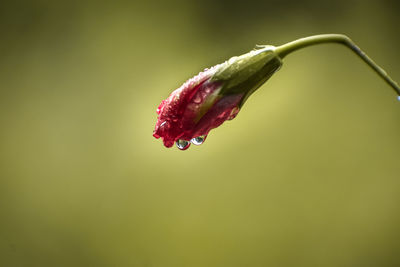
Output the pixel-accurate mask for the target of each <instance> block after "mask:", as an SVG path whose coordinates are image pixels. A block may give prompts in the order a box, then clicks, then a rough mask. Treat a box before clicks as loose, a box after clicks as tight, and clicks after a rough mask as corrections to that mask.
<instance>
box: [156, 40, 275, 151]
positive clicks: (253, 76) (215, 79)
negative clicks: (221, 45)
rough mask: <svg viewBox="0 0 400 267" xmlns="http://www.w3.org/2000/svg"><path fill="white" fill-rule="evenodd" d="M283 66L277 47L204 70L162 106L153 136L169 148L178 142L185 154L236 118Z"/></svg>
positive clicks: (256, 51) (254, 51)
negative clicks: (243, 106)
mask: <svg viewBox="0 0 400 267" xmlns="http://www.w3.org/2000/svg"><path fill="white" fill-rule="evenodd" d="M281 65H282V61H281V59H280V57H279V56H278V55H277V54H276V53H275V47H273V46H262V47H261V48H259V49H255V50H252V51H250V52H249V53H246V54H244V55H241V56H238V57H232V58H231V59H229V60H228V61H226V62H224V63H222V64H219V65H216V66H214V67H212V68H210V69H205V70H204V71H203V72H200V73H199V74H198V75H197V76H195V77H193V78H191V79H190V80H188V81H187V82H185V83H184V84H183V85H182V86H181V87H179V88H178V89H176V90H175V91H173V92H172V93H171V95H170V96H169V97H168V98H167V99H166V100H163V101H162V102H161V104H160V105H159V107H158V109H157V114H158V119H157V122H156V126H155V130H154V132H153V136H154V137H156V138H160V137H161V138H162V139H163V142H164V145H165V146H166V147H171V146H172V145H173V144H174V143H175V142H177V144H178V147H179V148H180V149H183V150H184V149H187V148H188V147H189V145H190V140H192V139H193V138H197V139H195V140H197V141H198V140H199V138H198V137H200V136H201V137H202V140H203V141H204V139H205V137H206V136H207V135H208V133H209V131H210V130H211V129H214V128H216V127H218V126H220V125H221V124H222V123H223V122H224V121H226V120H232V119H233V118H235V117H236V115H237V114H238V112H239V110H240V108H241V107H242V105H243V104H244V102H245V101H246V100H247V98H248V97H249V96H250V95H251V94H252V93H253V92H254V91H255V90H256V89H257V88H259V87H260V86H261V85H262V84H263V83H264V82H266V81H267V80H268V79H269V77H271V75H272V74H273V73H274V72H275V71H277V70H278V69H279V68H280V66H281ZM182 141H187V142H182ZM182 144H185V145H182Z"/></svg>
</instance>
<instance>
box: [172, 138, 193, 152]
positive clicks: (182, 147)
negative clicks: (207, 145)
mask: <svg viewBox="0 0 400 267" xmlns="http://www.w3.org/2000/svg"><path fill="white" fill-rule="evenodd" d="M175 143H176V146H177V147H178V148H179V149H180V150H186V149H188V148H189V147H190V142H189V141H186V140H181V139H178V140H176V142H175Z"/></svg>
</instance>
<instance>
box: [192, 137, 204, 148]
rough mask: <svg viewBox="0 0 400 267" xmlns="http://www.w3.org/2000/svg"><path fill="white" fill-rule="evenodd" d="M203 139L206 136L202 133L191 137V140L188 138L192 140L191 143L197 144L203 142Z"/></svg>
mask: <svg viewBox="0 0 400 267" xmlns="http://www.w3.org/2000/svg"><path fill="white" fill-rule="evenodd" d="M205 139H206V137H205V136H204V135H200V136H197V137H195V138H192V140H190V142H192V144H193V145H196V146H199V145H201V144H202V143H203V142H204V140H205Z"/></svg>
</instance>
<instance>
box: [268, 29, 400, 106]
mask: <svg viewBox="0 0 400 267" xmlns="http://www.w3.org/2000/svg"><path fill="white" fill-rule="evenodd" d="M323 43H338V44H343V45H345V46H347V47H348V48H350V49H351V50H352V51H353V52H354V53H356V54H357V55H358V56H359V57H360V58H361V59H362V60H364V62H365V63H367V64H368V66H370V67H371V68H372V69H373V70H374V71H375V72H376V73H378V75H379V76H381V78H382V79H384V80H385V81H386V82H387V83H388V84H389V85H390V86H391V87H392V88H393V89H394V91H395V92H396V93H397V95H399V100H400V87H399V85H398V84H397V83H396V82H395V81H394V80H393V79H392V78H390V76H389V75H388V74H387V73H386V71H385V70H384V69H382V68H381V67H379V66H378V65H377V64H376V63H375V62H374V61H373V60H372V59H371V58H369V57H368V56H367V55H366V54H365V53H364V52H363V51H362V50H361V49H360V48H359V47H358V46H357V45H356V44H355V43H354V42H353V41H352V40H351V39H350V38H349V37H347V36H346V35H343V34H321V35H314V36H310V37H305V38H301V39H298V40H295V41H293V42H290V43H287V44H284V45H281V46H278V47H276V50H275V52H276V53H277V54H278V55H279V56H280V57H281V58H284V57H285V56H287V55H288V54H290V53H292V52H294V51H296V50H298V49H301V48H304V47H308V46H311V45H317V44H323Z"/></svg>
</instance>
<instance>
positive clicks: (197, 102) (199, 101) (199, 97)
mask: <svg viewBox="0 0 400 267" xmlns="http://www.w3.org/2000/svg"><path fill="white" fill-rule="evenodd" d="M201 101H202V99H201V96H200V94H197V95H196V96H195V97H194V99H193V102H194V103H196V104H200V103H201Z"/></svg>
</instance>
